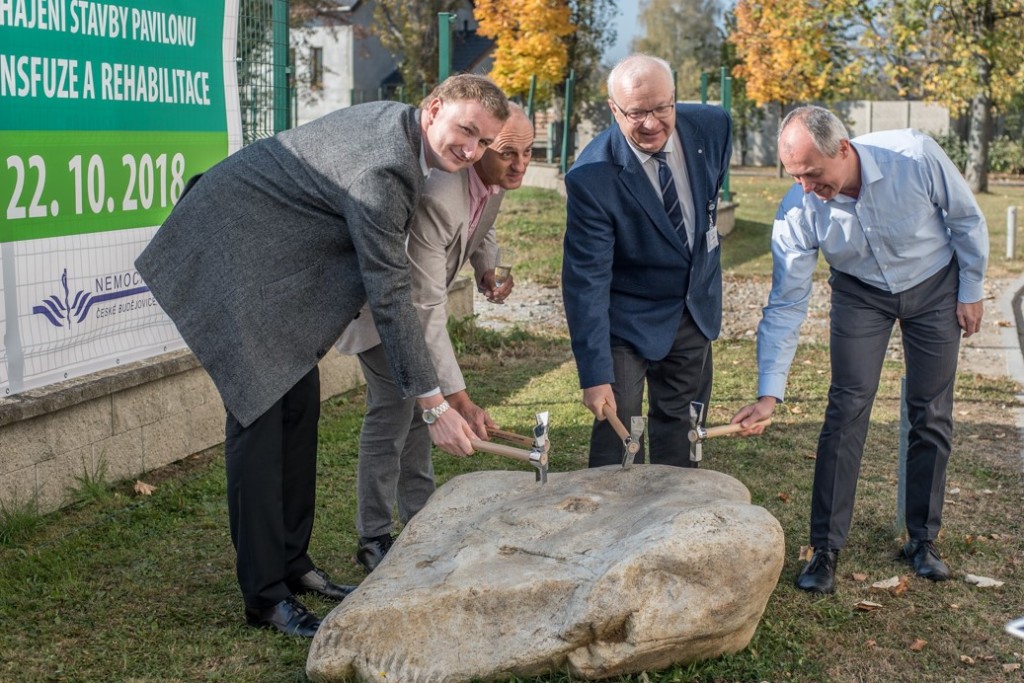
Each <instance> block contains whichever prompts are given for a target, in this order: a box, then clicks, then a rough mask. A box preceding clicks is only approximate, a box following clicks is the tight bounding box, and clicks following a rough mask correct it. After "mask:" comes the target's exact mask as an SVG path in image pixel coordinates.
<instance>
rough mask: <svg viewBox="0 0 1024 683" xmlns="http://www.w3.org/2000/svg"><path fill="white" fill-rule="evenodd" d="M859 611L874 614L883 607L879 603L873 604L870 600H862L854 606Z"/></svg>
mask: <svg viewBox="0 0 1024 683" xmlns="http://www.w3.org/2000/svg"><path fill="white" fill-rule="evenodd" d="M854 607H856V608H857V609H859V610H862V611H864V612H874V611H875V610H876V609H882V606H881V605H880V604H878V603H877V602H871V601H870V600H861V601H860V602H858V603H857V604H855V605H854Z"/></svg>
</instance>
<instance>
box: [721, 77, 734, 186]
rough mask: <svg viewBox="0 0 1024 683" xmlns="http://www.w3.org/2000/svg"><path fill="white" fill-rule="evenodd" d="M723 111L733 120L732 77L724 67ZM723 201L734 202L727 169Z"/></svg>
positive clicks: (723, 183)
mask: <svg viewBox="0 0 1024 683" xmlns="http://www.w3.org/2000/svg"><path fill="white" fill-rule="evenodd" d="M722 109H724V110H725V113H726V114H728V115H729V118H732V77H730V76H729V70H728V69H727V68H726V67H724V66H723V67H722ZM722 201H726V202H728V201H732V190H731V189H730V184H729V169H728V166H727V167H726V169H725V178H723V179H722Z"/></svg>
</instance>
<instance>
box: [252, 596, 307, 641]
mask: <svg viewBox="0 0 1024 683" xmlns="http://www.w3.org/2000/svg"><path fill="white" fill-rule="evenodd" d="M245 621H246V623H248V624H249V625H250V626H255V627H256V628H273V629H277V630H278V631H280V632H281V633H284V634H285V635H289V636H301V637H303V638H312V637H313V636H314V635H315V634H316V630H317V629H318V628H320V619H318V618H317V616H316V615H315V614H313V613H312V612H310V611H309V610H308V609H306V606H305V605H303V604H302V603H301V602H299V601H298V600H296V599H295V596H292V595H289V596H288V597H287V598H285V599H284V600H282V601H281V602H279V603H277V604H276V605H271V606H270V607H264V608H262V609H258V608H253V607H246V608H245Z"/></svg>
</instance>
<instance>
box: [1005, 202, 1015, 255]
mask: <svg viewBox="0 0 1024 683" xmlns="http://www.w3.org/2000/svg"><path fill="white" fill-rule="evenodd" d="M1016 247H1017V207H1016V206H1008V207H1006V260H1007V261H1012V260H1013V257H1014V254H1015V252H1016V250H1017V249H1016Z"/></svg>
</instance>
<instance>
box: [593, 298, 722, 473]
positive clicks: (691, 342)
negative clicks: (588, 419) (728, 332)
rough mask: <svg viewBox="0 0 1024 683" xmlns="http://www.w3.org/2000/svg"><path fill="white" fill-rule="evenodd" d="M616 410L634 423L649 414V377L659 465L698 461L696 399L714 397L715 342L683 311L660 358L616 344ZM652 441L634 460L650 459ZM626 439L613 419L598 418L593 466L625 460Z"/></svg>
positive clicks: (651, 433) (650, 422) (650, 430)
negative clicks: (693, 452)
mask: <svg viewBox="0 0 1024 683" xmlns="http://www.w3.org/2000/svg"><path fill="white" fill-rule="evenodd" d="M612 365H613V369H614V371H615V382H614V383H613V384H612V392H613V393H614V394H615V404H616V407H617V410H616V414H617V415H618V417H619V420H621V421H622V424H624V425H626V428H627V429H628V428H629V419H630V418H631V417H633V416H636V415H643V398H644V383H645V382H646V383H647V394H648V397H647V398H648V404H649V407H648V412H647V432H646V440H647V443H648V444H649V446H650V456H651V462H652V463H654V464H657V465H675V466H677V467H696V466H697V463H695V462H691V461H690V442H689V440H688V439H687V434H688V433H689V431H690V402H691V401H702V402H703V403H704V405H707V403H708V400H709V399H710V398H711V374H712V362H711V342H710V341H709V340H708V338H707V337H705V336H704V334H703V333H702V332H701V331H700V328H698V327H697V325H696V324H695V323H694V322H693V318H691V317H690V314H689V312H684V313H683V319H682V320H681V321H680V323H679V330H678V331H677V332H676V338H675V341H674V342H673V344H672V349H671V350H670V351H669V353H668V355H667V356H665V357H664V358H662V359H661V360H658V361H651V360H647V359H646V358H641V357H640V356H638V355H637V353H636V351H634V350H633V347H631V346H622V345H613V346H612ZM645 449H646V445H645V447H644V448H641V449H640V452H639V453H637V455H636V459H635V460H634V462H644V456H645V453H644V451H645ZM622 450H623V449H622V439H620V438H619V436H618V435H617V434H616V433H615V430H614V429H612V426H611V425H610V424H608V421H607V420H594V425H593V428H592V429H591V433H590V461H589V466H590V467H601V466H603V465H615V464H620V463H621V462H622Z"/></svg>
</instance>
